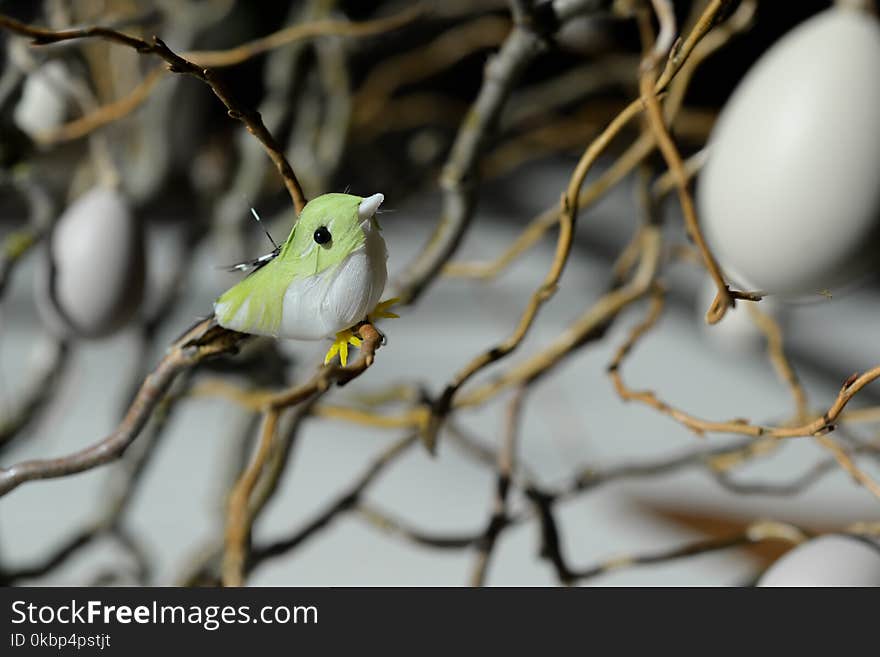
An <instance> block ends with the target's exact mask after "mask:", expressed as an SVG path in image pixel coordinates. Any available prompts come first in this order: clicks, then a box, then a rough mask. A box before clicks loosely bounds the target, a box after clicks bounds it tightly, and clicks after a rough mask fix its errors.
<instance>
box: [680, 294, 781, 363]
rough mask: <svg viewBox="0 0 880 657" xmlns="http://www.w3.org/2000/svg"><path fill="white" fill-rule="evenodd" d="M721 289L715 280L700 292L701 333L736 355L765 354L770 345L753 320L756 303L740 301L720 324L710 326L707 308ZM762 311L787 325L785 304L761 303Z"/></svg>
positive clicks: (698, 297) (699, 319)
mask: <svg viewBox="0 0 880 657" xmlns="http://www.w3.org/2000/svg"><path fill="white" fill-rule="evenodd" d="M716 293H717V288H716V286H715V283H714V281H712V279H711V278H706V279H705V280H704V281H703V283H702V285H701V286H700V290H699V292H698V293H697V303H696V319H697V323H698V324H699V326H700V330H701V332H702V333H703V335H705V336H706V339H707V340H708V341H709V342H710V343H711V344H712V346H713V347H715V348H717V349H718V350H720V351H723V352H727V353H729V354H734V355H744V354H757V353H761V354H763V353H764V351H765V349H766V346H767V338H766V337H765V335H764V332H763V331H761V329H760V328H758V325H757V324H755V321H754V320H753V319H752V313H751V312H749V308H748V305H749V304H751V303H754V302H751V301H737V303H736V307H735V308H731V309H729V310H728V311H727V312H726V313H725V314H724V317H723V318H722V319H721V321H720V322H718V323H717V324H711V325H710V324H707V323H706V309H707V308H709V306H711V305H712V301H713V300H714V299H715V294H716ZM758 310H760V311H761V312H762V313H764V314H765V315H769V316H770V317H771V318H773V319H775V320H776V321H777V322H779V323H782V324H784V321H785V320H784V313H783V308H782V306H781V304H780V303H779V302H778V301H776V300H774V299H773V297H766V298H764V299H762V300H761V301H760V302H758Z"/></svg>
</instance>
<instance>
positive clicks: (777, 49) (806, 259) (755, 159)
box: [697, 8, 880, 297]
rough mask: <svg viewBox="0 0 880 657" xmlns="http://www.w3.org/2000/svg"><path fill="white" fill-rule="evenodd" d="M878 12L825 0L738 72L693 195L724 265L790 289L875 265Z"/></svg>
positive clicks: (752, 281) (770, 287) (851, 275)
mask: <svg viewBox="0 0 880 657" xmlns="http://www.w3.org/2000/svg"><path fill="white" fill-rule="evenodd" d="M878 108H880V21H878V19H877V17H875V16H873V15H871V14H869V13H867V12H862V11H858V10H855V9H843V8H833V9H829V10H827V11H824V12H822V13H820V14H817V15H816V16H813V17H812V18H810V19H809V20H807V21H805V22H804V23H802V24H800V25H798V26H797V27H796V28H794V29H793V30H792V31H791V32H789V33H788V34H786V35H785V36H784V37H782V38H781V39H780V40H779V41H778V42H777V43H776V44H774V46H773V47H772V48H771V49H770V50H768V51H767V52H766V53H765V54H764V55H763V56H762V57H761V58H760V59H759V60H758V62H757V63H756V64H755V65H754V67H753V68H752V69H751V70H750V71H749V72H748V74H747V75H746V77H745V78H744V79H743V81H742V82H741V84H740V85H739V86H738V87H737V89H736V90H735V91H734V93H733V95H732V96H731V98H730V100H729V101H728V103H727V104H726V105H725V107H724V108H723V110H722V112H721V115H720V117H719V119H718V122H717V125H716V126H715V128H714V129H713V132H712V135H711V138H710V140H709V144H710V147H709V157H708V160H707V162H706V166H705V168H704V170H703V172H702V173H701V175H700V177H699V181H698V189H697V202H698V208H699V213H700V220H701V223H702V226H703V229H704V231H705V235H706V238H707V241H708V243H709V245H710V247H711V249H712V251H713V252H714V253H715V255H716V257H717V258H718V260H719V262H720V264H721V265H722V267H723V268H724V269H726V270H731V271H733V272H737V273H740V274H741V275H742V276H743V277H744V278H745V279H747V280H746V281H737V280H736V278H735V277H734V283H737V284H738V285H741V286H746V285H748V286H751V289H758V290H762V291H764V292H766V293H769V294H779V295H783V296H786V297H800V296H803V295H811V294H816V293H819V292H822V291H825V290H833V289H834V288H836V287H839V286H842V285H845V284H846V283H848V282H852V281H853V280H855V279H857V278H858V277H860V276H862V275H863V274H865V273H866V272H867V271H868V270H869V269H871V268H874V269H876V268H877V262H878V259H877V257H876V249H877V245H878V243H880V240H878V238H880V183H878V174H877V172H878V171H880V110H878Z"/></svg>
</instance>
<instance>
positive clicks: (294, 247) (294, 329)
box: [214, 194, 397, 366]
mask: <svg viewBox="0 0 880 657" xmlns="http://www.w3.org/2000/svg"><path fill="white" fill-rule="evenodd" d="M383 200H384V197H383V196H382V194H373V195H372V196H369V197H367V198H362V197H360V196H353V195H351V194H324V195H323V196H319V197H317V198H315V199H313V200H312V201H310V202H309V203H308V204H307V205H306V206H305V208H303V211H302V213H301V214H300V216H299V219H298V220H297V221H296V223H295V224H294V226H293V229H292V230H291V231H290V235H289V236H288V237H287V240H286V241H285V242H284V244H282V245H281V246H276V248H275V250H274V251H272V252H271V253H268V254H266V255H264V256H262V257H260V258H257V259H256V260H252V261H250V262H246V263H241V264H240V265H236V266H235V267H233V269H237V270H242V271H248V272H249V274H248V276H247V277H246V278H244V279H243V280H241V281H240V282H239V283H237V284H236V285H234V286H233V287H231V288H230V289H229V290H227V291H226V292H224V293H223V294H222V295H221V296H220V297H219V298H218V299H217V301H216V302H214V314H215V316H216V318H217V322H218V323H219V324H220V326H222V327H224V328H227V329H231V330H234V331H239V332H242V333H252V334H254V335H265V336H271V337H275V338H292V339H296V340H320V339H322V338H331V339H332V340H333V345H332V346H331V347H330V349H329V350H328V352H327V356H326V358H325V359H324V362H325V363H328V362H330V360H332V359H333V357H334V356H336V355H337V354H338V355H339V360H340V362H341V363H342V365H343V366H345V365H346V362H347V360H348V345H353V346H355V347H359V346H360V344H361V340H360V339H359V338H358V337H357V336H356V335H355V333H354V331H353V330H352V328H353V327H355V326H356V325H357V324H359V323H360V322H362V321H364V320H369V321H372V320H374V319H378V318H380V317H397V315H395V314H394V313H390V312H388V311H387V309H388V308H389V307H390V306H391V305H392V304H393V303H394V302H395V301H396V299H391V300H389V301H385V302H382V303H379V299H380V298H381V295H382V292H383V291H384V290H385V281H386V279H387V276H388V270H387V266H386V260H387V259H388V252H387V250H386V247H385V239H384V238H383V237H382V233H381V228H380V227H379V222H378V220H377V219H376V211H377V210H378V209H379V206H380V205H381V204H382V201H383ZM270 239H271V237H270Z"/></svg>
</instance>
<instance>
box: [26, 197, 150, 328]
mask: <svg viewBox="0 0 880 657" xmlns="http://www.w3.org/2000/svg"><path fill="white" fill-rule="evenodd" d="M44 257H45V260H44V263H43V265H44V266H43V267H42V268H41V269H40V270H39V275H38V276H37V281H36V286H37V290H36V291H37V306H38V308H39V310H40V314H41V315H42V317H43V319H44V321H45V322H46V323H47V324H48V325H49V327H50V328H52V329H53V330H54V331H55V332H56V333H60V334H62V335H74V336H78V337H84V338H98V337H104V336H106V335H110V334H111V333H113V332H115V331H116V330H118V329H119V328H121V327H122V326H123V325H124V324H125V323H126V322H128V320H129V319H131V317H132V316H133V315H134V313H135V312H136V311H137V309H138V308H139V307H140V303H141V300H142V298H143V290H144V260H145V259H144V236H143V228H142V226H141V224H140V222H139V221H138V220H137V219H136V218H135V216H134V215H133V214H132V211H131V208H130V207H129V204H128V201H127V200H126V198H125V197H124V196H123V195H122V194H121V193H120V192H119V191H118V190H116V189H113V188H109V187H103V186H98V187H94V188H92V189H90V190H89V191H88V192H86V193H85V194H83V195H82V196H80V197H79V198H78V199H76V200H75V201H74V202H73V203H72V204H71V205H70V206H69V207H68V208H67V209H66V210H65V211H64V213H63V214H62V215H61V216H60V217H59V218H58V222H57V224H56V225H55V228H54V229H53V230H52V232H51V234H50V236H49V239H48V243H47V245H46V251H45V253H44Z"/></svg>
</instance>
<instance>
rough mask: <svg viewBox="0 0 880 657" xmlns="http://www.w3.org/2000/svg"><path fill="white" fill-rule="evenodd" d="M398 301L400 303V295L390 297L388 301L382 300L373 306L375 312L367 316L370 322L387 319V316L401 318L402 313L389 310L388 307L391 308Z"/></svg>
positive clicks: (388, 317)
mask: <svg viewBox="0 0 880 657" xmlns="http://www.w3.org/2000/svg"><path fill="white" fill-rule="evenodd" d="M396 303H400V298H399V297H394V298H393V299H388V300H387V301H383V302H381V303H380V304H378V305H377V306H376V307H375V308H373V312H371V313H370V314H369V315H368V316H367V319H368V320H369V321H370V323H373V322H375V321H376V320H377V319H385V318H387V319H397V318H399V317H400V315H398V314H396V313H390V312H388V309H389V308H391V306H393V305H394V304H396Z"/></svg>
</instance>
